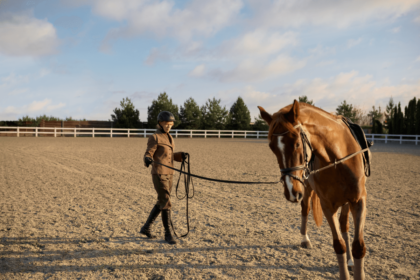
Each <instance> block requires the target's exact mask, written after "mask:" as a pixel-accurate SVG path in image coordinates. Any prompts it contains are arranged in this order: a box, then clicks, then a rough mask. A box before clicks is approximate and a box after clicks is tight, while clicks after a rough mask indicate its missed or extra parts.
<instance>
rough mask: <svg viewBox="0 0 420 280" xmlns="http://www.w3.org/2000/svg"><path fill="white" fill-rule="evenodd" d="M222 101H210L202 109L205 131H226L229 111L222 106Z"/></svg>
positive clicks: (214, 99)
mask: <svg viewBox="0 0 420 280" xmlns="http://www.w3.org/2000/svg"><path fill="white" fill-rule="evenodd" d="M220 101H221V100H220V99H216V98H214V97H213V99H210V98H209V99H208V100H207V101H206V104H205V105H204V106H202V107H201V114H202V116H203V117H202V118H203V122H202V128H204V129H224V128H225V125H226V118H227V116H228V111H227V110H226V107H223V108H222V106H220Z"/></svg>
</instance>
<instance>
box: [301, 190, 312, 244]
mask: <svg viewBox="0 0 420 280" xmlns="http://www.w3.org/2000/svg"><path fill="white" fill-rule="evenodd" d="M312 192H313V191H312V190H310V189H309V188H306V189H305V194H304V196H303V199H302V202H301V206H302V225H301V227H300V234H302V241H301V242H300V246H301V247H302V248H306V249H311V248H312V243H311V241H310V240H309V237H308V216H309V211H310V203H311V194H312Z"/></svg>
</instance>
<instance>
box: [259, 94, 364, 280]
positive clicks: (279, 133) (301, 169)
mask: <svg viewBox="0 0 420 280" xmlns="http://www.w3.org/2000/svg"><path fill="white" fill-rule="evenodd" d="M258 108H259V109H260V113H261V117H262V118H263V119H264V120H265V121H266V122H267V123H268V124H269V126H270V127H269V132H268V141H269V146H270V149H271V150H272V151H273V153H274V154H275V155H276V157H277V161H278V164H279V166H280V169H281V172H282V175H281V180H282V181H283V186H284V194H285V196H286V199H287V200H289V201H291V202H295V203H298V202H301V206H302V227H301V230H300V232H301V234H302V243H301V245H302V247H304V248H311V247H312V245H311V242H310V240H309V238H308V235H307V221H308V214H309V211H310V203H311V201H312V212H313V216H314V220H315V223H316V224H317V226H320V225H321V223H322V213H324V215H325V217H326V219H327V221H328V224H329V225H330V227H331V232H332V236H333V247H334V251H335V253H336V255H337V259H338V265H339V270H340V280H344V279H349V277H350V276H349V272H348V268H347V265H349V266H353V265H354V279H358V280H359V279H364V267H363V264H364V261H363V258H364V256H365V253H366V246H365V242H364V240H363V228H364V224H365V218H366V188H365V182H366V176H365V172H364V166H363V155H362V154H358V155H356V156H354V157H352V158H350V159H348V160H346V161H344V162H342V163H341V164H338V165H336V166H335V168H334V167H333V168H329V169H326V170H324V171H320V172H319V173H314V174H310V175H309V170H308V168H307V167H308V166H307V165H306V164H305V162H308V159H311V158H312V159H313V160H312V161H311V165H312V168H313V170H317V169H319V168H322V167H325V166H327V165H329V164H331V163H334V162H336V160H339V159H342V158H344V157H346V156H348V155H350V154H353V153H356V152H358V151H360V146H359V144H358V143H357V142H356V140H355V139H354V137H353V135H352V134H351V132H350V130H349V128H348V127H347V125H346V124H345V123H344V122H343V121H342V116H335V115H332V114H330V113H327V112H325V111H323V110H322V109H319V108H317V107H314V106H311V105H309V104H306V103H299V102H297V101H296V100H295V101H294V103H293V104H292V105H288V106H286V107H284V108H282V109H281V110H279V111H278V112H276V113H274V114H273V115H270V114H269V113H267V112H266V111H265V110H264V109H263V108H262V107H258ZM301 130H303V131H301ZM302 138H304V139H302ZM339 207H342V209H341V215H340V219H338V218H337V210H338V208H339ZM350 210H351V213H352V215H353V220H354V227H355V234H354V241H353V244H352V251H351V252H352V253H350V249H349V248H350V238H349V235H348V231H349V213H350ZM346 253H347V254H346ZM352 255H353V257H354V263H353V260H352ZM347 260H348V263H347Z"/></svg>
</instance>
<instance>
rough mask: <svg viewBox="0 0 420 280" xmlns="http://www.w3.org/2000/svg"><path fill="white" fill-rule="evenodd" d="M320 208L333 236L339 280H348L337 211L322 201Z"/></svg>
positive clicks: (344, 247)
mask: <svg viewBox="0 0 420 280" xmlns="http://www.w3.org/2000/svg"><path fill="white" fill-rule="evenodd" d="M321 206H322V210H323V212H324V215H325V218H326V219H327V221H328V224H329V225H330V228H331V232H332V235H333V247H334V251H335V253H336V255H337V260H338V266H339V269H340V280H348V279H350V275H349V271H348V268H347V256H346V243H345V241H344V239H343V237H342V236H341V233H340V230H339V228H340V225H339V223H338V218H337V209H336V208H334V207H333V206H332V205H330V204H329V203H326V202H323V201H322V200H321Z"/></svg>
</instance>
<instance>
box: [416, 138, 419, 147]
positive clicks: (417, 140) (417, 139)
mask: <svg viewBox="0 0 420 280" xmlns="http://www.w3.org/2000/svg"><path fill="white" fill-rule="evenodd" d="M418 142H419V137H418V136H416V145H417V144H418Z"/></svg>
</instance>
